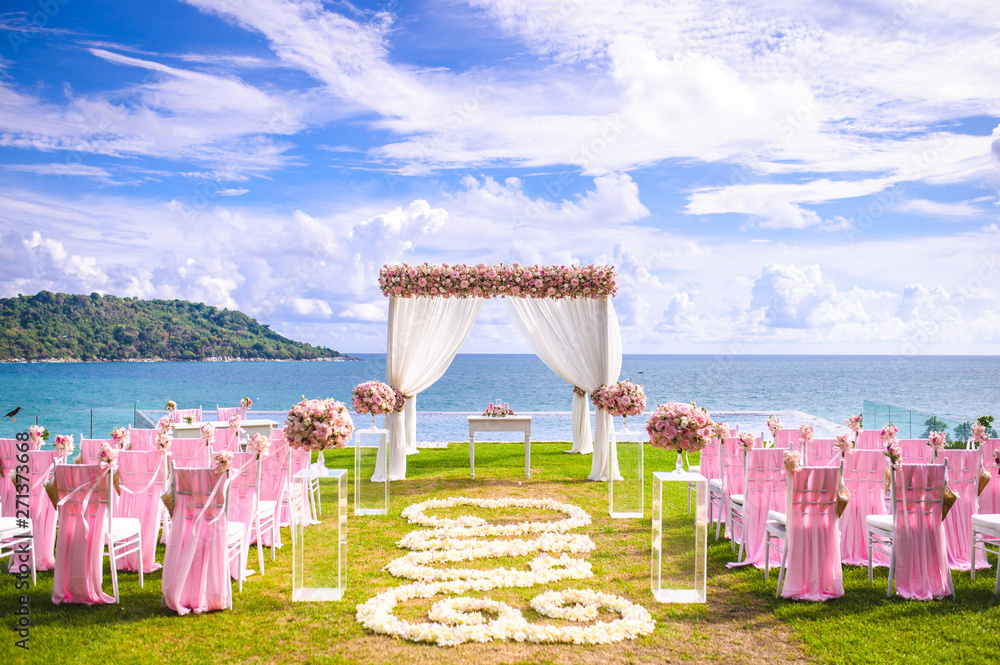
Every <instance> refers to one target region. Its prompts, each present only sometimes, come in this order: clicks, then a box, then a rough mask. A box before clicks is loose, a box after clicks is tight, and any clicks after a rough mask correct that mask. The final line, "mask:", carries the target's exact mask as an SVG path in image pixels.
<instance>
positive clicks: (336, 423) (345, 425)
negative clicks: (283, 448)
mask: <svg viewBox="0 0 1000 665" xmlns="http://www.w3.org/2000/svg"><path fill="white" fill-rule="evenodd" d="M282 431H283V433H284V436H285V440H286V441H288V445H290V446H291V447H293V448H296V449H299V450H326V449H328V448H343V447H344V446H346V445H347V440H348V439H350V438H351V433H352V432H354V421H352V420H351V414H350V413H349V412H348V411H347V407H346V406H345V405H344V404H343V403H342V402H338V401H337V400H335V399H332V398H331V399H309V400H307V399H303V400H302V401H301V402H299V403H298V404H296V405H295V406H293V407H292V408H291V409H289V410H288V416H287V417H286V418H285V427H284V429H283V430H282Z"/></svg>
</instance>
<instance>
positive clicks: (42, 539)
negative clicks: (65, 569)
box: [11, 450, 56, 572]
mask: <svg viewBox="0 0 1000 665" xmlns="http://www.w3.org/2000/svg"><path fill="white" fill-rule="evenodd" d="M55 461H56V451H54V450H30V451H28V473H27V474H26V475H25V476H24V479H25V480H26V481H27V482H28V516H29V517H30V518H31V529H32V533H33V534H34V542H33V545H32V549H33V552H34V554H33V556H34V557H35V570H52V569H53V568H55V565H56V555H55V545H56V509H55V508H54V507H53V506H52V501H51V500H50V499H49V495H48V494H46V492H45V484H46V483H47V482H48V481H49V480H51V479H52V477H53V475H52V474H53V472H54V469H55ZM14 558H15V557H11V568H12V569H13V567H14ZM29 561H30V559H29ZM17 563H18V564H20V563H21V562H20V561H18V562H17ZM11 572H14V571H13V570H11Z"/></svg>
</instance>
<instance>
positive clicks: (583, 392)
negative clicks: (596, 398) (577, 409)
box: [573, 386, 587, 397]
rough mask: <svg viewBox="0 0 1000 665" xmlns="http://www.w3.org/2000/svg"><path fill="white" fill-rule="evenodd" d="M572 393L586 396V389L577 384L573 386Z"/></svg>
mask: <svg viewBox="0 0 1000 665" xmlns="http://www.w3.org/2000/svg"><path fill="white" fill-rule="evenodd" d="M573 394H574V395H579V396H580V397H586V396H587V391H586V390H584V389H583V388H578V387H577V386H573Z"/></svg>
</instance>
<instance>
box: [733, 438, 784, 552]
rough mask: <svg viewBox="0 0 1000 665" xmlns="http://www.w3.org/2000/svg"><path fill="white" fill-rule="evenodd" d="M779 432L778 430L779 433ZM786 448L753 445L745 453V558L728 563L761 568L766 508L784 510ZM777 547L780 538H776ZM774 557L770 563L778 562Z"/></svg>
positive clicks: (765, 548)
mask: <svg viewBox="0 0 1000 665" xmlns="http://www.w3.org/2000/svg"><path fill="white" fill-rule="evenodd" d="M779 434H780V432H779ZM784 454H785V451H784V450H783V449H781V448H754V449H753V450H751V451H750V452H749V453H748V455H747V480H746V487H745V488H744V491H743V542H744V543H745V547H746V558H745V559H744V560H743V561H739V562H732V563H729V564H727V565H728V566H729V567H730V568H732V567H735V566H746V565H753V566H755V567H757V568H761V569H762V568H764V554H765V552H766V550H767V545H766V543H765V537H766V535H767V532H766V531H765V525H766V523H767V513H768V511H771V510H775V511H777V512H779V513H783V512H785V502H786V496H785V475H784V474H785V467H784V461H783V458H784ZM778 543H779V547H780V546H782V545H781V541H778ZM776 559H777V557H775V558H773V559H771V561H770V565H771V566H772V567H778V566H779V565H781V562H780V561H777V560H776Z"/></svg>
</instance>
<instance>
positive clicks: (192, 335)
mask: <svg viewBox="0 0 1000 665" xmlns="http://www.w3.org/2000/svg"><path fill="white" fill-rule="evenodd" d="M335 358H336V359H344V360H346V359H348V358H349V357H348V356H344V355H343V354H341V353H339V352H338V351H334V350H333V349H328V348H326V347H322V346H313V345H311V344H305V343H302V342H295V341H293V340H290V339H288V338H287V337H282V336H281V335H279V334H278V333H276V332H274V331H273V330H271V329H270V327H268V325H267V324H264V323H260V322H258V321H257V320H256V319H254V318H253V317H251V316H247V315H246V314H244V313H242V312H239V311H233V310H229V309H221V310H220V309H219V308H217V307H211V306H209V305H205V304H204V303H195V302H188V301H186V300H140V299H138V298H119V297H117V296H111V295H100V294H97V293H91V294H90V295H89V296H88V295H72V294H67V293H52V292H50V291H40V292H39V293H37V294H36V295H33V296H24V295H18V296H17V297H16V298H0V362H3V361H7V362H10V361H60V360H61V361H106V360H133V361H138V360H236V359H240V360H323V359H335Z"/></svg>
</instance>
